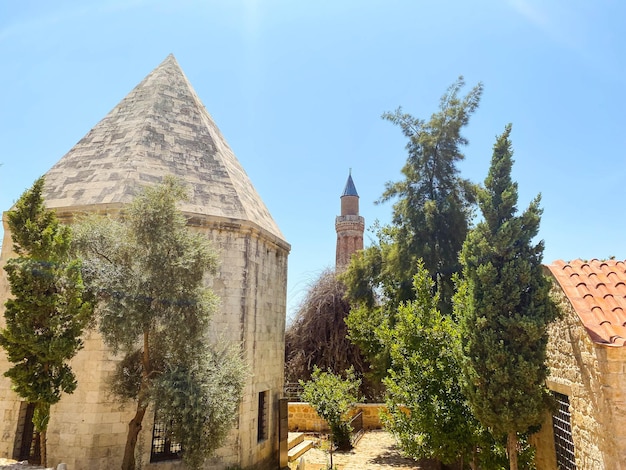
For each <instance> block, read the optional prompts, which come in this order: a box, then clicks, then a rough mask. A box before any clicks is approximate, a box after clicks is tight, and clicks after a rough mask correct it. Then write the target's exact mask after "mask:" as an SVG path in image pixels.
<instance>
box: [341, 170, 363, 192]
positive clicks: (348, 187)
mask: <svg viewBox="0 0 626 470" xmlns="http://www.w3.org/2000/svg"><path fill="white" fill-rule="evenodd" d="M344 196H356V197H359V194H358V193H357V192H356V186H354V181H352V171H350V173H349V174H348V181H346V187H345V188H343V194H342V195H341V197H344Z"/></svg>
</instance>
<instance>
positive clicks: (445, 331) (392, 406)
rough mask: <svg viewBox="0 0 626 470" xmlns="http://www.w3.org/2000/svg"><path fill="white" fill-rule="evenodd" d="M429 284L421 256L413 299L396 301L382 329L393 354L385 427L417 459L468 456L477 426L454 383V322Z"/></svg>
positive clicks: (456, 367)
mask: <svg viewBox="0 0 626 470" xmlns="http://www.w3.org/2000/svg"><path fill="white" fill-rule="evenodd" d="M433 284H434V283H433V280H432V278H431V277H430V275H429V273H428V272H427V271H426V269H425V268H424V264H423V263H422V262H421V261H419V262H418V272H417V274H416V275H415V276H414V281H413V286H414V291H415V299H414V300H412V301H409V302H407V303H406V304H403V305H401V306H400V308H399V309H398V312H397V314H396V322H395V324H394V325H393V327H385V328H384V329H383V330H382V331H381V332H380V334H381V335H382V336H383V341H384V342H385V343H386V344H389V345H390V357H391V367H390V370H389V375H388V377H386V378H385V379H384V383H385V385H386V387H387V406H388V412H387V413H386V415H385V416H384V422H385V427H387V429H389V430H390V431H391V432H392V433H393V434H394V435H395V436H396V438H397V439H398V441H399V443H400V446H401V447H402V450H403V451H404V452H405V453H407V454H408V455H410V456H411V457H413V458H415V459H425V458H428V459H431V458H433V459H438V460H440V461H442V462H443V463H445V464H450V463H453V462H458V461H471V459H472V458H473V457H474V451H475V449H476V448H477V445H478V444H479V441H480V435H479V434H480V428H481V427H480V425H479V423H478V422H477V421H476V420H475V418H474V417H473V416H472V413H471V411H470V409H469V406H468V404H467V401H466V400H465V397H464V396H463V393H462V391H461V388H460V385H459V384H458V373H459V361H458V354H456V349H457V345H458V333H457V329H456V325H455V324H454V323H453V321H452V320H451V319H450V317H449V316H445V315H442V314H441V313H440V312H439V310H438V307H437V305H438V301H439V293H438V292H436V291H435V294H434V295H433Z"/></svg>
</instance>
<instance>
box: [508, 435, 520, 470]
mask: <svg viewBox="0 0 626 470" xmlns="http://www.w3.org/2000/svg"><path fill="white" fill-rule="evenodd" d="M506 452H507V454H509V469H510V470H518V468H517V433H516V432H515V431H509V433H508V435H507V437H506Z"/></svg>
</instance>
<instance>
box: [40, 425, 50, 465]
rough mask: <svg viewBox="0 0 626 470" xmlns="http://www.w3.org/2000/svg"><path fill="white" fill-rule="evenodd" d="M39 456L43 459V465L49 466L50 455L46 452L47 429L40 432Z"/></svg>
mask: <svg viewBox="0 0 626 470" xmlns="http://www.w3.org/2000/svg"><path fill="white" fill-rule="evenodd" d="M39 457H40V459H41V465H43V466H44V467H47V466H48V455H47V453H46V430H45V429H44V430H43V431H40V432H39Z"/></svg>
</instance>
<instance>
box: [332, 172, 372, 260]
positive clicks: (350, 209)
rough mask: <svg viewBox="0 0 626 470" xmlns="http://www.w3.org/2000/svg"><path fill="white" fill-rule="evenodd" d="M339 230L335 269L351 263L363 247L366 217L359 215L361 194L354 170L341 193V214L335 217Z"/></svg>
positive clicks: (336, 228) (336, 226)
mask: <svg viewBox="0 0 626 470" xmlns="http://www.w3.org/2000/svg"><path fill="white" fill-rule="evenodd" d="M335 230H336V231H337V253H336V260H335V269H336V270H337V271H342V270H343V269H345V268H346V266H348V264H349V263H350V258H351V257H352V254H353V253H354V252H355V251H358V250H362V249H363V232H364V231H365V219H364V218H363V217H361V216H360V215H359V195H358V193H357V192H356V188H355V186H354V181H352V170H350V173H349V174H348V181H347V182H346V187H345V189H344V190H343V194H342V195H341V215H339V216H337V218H336V219H335Z"/></svg>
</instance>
